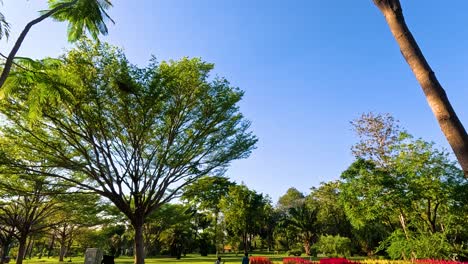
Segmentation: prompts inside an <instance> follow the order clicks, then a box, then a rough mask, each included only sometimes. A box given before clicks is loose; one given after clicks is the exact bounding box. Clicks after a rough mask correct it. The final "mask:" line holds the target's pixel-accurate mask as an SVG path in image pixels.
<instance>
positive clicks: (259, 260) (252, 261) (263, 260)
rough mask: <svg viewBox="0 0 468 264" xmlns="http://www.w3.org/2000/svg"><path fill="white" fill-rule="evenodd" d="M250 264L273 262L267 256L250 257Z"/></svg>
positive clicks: (271, 263)
mask: <svg viewBox="0 0 468 264" xmlns="http://www.w3.org/2000/svg"><path fill="white" fill-rule="evenodd" d="M249 264H273V262H272V261H271V260H270V259H269V258H267V257H250V258H249Z"/></svg>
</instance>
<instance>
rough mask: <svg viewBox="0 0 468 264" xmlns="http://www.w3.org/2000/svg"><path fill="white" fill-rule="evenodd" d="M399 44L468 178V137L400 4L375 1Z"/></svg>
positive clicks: (397, 2) (394, 1)
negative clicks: (414, 35) (407, 23)
mask: <svg viewBox="0 0 468 264" xmlns="http://www.w3.org/2000/svg"><path fill="white" fill-rule="evenodd" d="M374 4H375V5H376V6H377V7H378V8H379V10H380V11H381V12H382V14H383V15H384V17H385V20H386V21H387V24H388V26H389V27H390V31H391V32H392V34H393V36H394V37H395V40H396V41H397V43H398V45H399V47H400V51H401V54H402V55H403V57H404V58H405V60H406V62H407V63H408V65H409V66H410V68H411V70H412V71H413V73H414V75H415V76H416V79H417V80H418V82H419V84H420V85H421V88H422V89H423V92H424V94H425V95H426V99H427V102H428V103H429V106H430V107H431V109H432V112H433V113H434V115H435V117H436V119H437V122H439V126H440V128H441V129H442V132H443V133H444V135H445V137H446V138H447V141H448V143H449V144H450V146H451V147H452V150H453V152H454V153H455V156H456V157H457V159H458V162H459V164H460V165H461V167H462V169H463V171H464V174H465V177H468V134H467V133H466V130H465V128H464V127H463V124H462V123H461V121H460V119H458V116H457V114H456V113H455V110H454V109H453V107H452V105H451V104H450V101H449V99H448V97H447V94H446V93H445V90H444V89H443V87H442V85H441V84H440V83H439V81H438V80H437V78H436V76H435V74H434V71H433V70H432V69H431V67H430V66H429V63H428V62H427V60H426V58H425V57H424V55H423V53H422V51H421V49H420V48H419V46H418V43H417V42H416V40H415V39H414V37H413V35H412V34H411V32H410V30H409V28H408V26H407V25H406V22H405V18H404V17H403V10H402V8H401V4H400V0H374Z"/></svg>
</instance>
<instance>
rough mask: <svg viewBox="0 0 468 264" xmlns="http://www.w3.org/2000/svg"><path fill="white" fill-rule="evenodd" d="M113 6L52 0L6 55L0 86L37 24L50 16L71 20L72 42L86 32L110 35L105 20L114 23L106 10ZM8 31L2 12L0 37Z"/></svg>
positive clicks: (98, 0)
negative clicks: (30, 31)
mask: <svg viewBox="0 0 468 264" xmlns="http://www.w3.org/2000/svg"><path fill="white" fill-rule="evenodd" d="M110 7H112V3H111V0H50V1H49V10H45V11H42V12H41V15H40V16H39V17H38V18H36V19H34V20H31V21H30V22H29V23H28V24H26V26H25V27H24V29H23V31H22V32H21V34H20V35H19V37H18V39H17V40H16V42H15V45H14V46H13V48H12V49H11V51H10V53H9V54H8V56H7V57H6V61H5V64H4V65H3V69H2V74H1V75H0V88H1V87H2V86H3V84H4V83H5V81H6V79H7V77H8V75H9V73H10V70H11V67H12V66H13V64H14V59H15V56H16V53H17V52H18V50H19V48H20V47H21V44H22V43H23V41H24V39H25V38H26V35H27V34H28V32H29V30H30V29H31V28H32V27H33V26H34V25H36V24H38V23H40V22H41V21H43V20H45V19H47V18H50V17H51V18H53V19H55V20H57V21H68V40H69V41H71V42H73V41H76V40H78V39H79V38H80V37H81V36H82V35H83V33H84V32H85V31H87V32H88V33H89V34H90V35H91V36H92V37H93V38H97V37H98V35H99V34H103V35H105V34H107V32H108V31H107V26H106V23H105V22H106V20H109V21H111V22H114V21H113V20H112V19H111V18H110V16H109V15H108V14H107V12H106V10H108V9H109V8H110ZM8 33H9V25H8V23H7V22H6V21H5V17H4V16H3V14H1V13H0V38H1V37H2V36H3V35H5V36H7V37H8Z"/></svg>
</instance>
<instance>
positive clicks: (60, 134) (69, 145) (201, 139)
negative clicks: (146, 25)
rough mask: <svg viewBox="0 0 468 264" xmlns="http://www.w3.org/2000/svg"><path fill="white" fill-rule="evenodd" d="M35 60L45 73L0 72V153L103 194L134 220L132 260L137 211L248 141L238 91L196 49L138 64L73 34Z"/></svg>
mask: <svg viewBox="0 0 468 264" xmlns="http://www.w3.org/2000/svg"><path fill="white" fill-rule="evenodd" d="M34 63H36V62H34ZM34 63H31V64H34ZM42 65H43V66H45V68H46V69H47V71H48V72H47V74H33V75H30V73H29V71H27V72H20V73H17V74H15V75H14V78H13V77H12V78H10V79H9V82H8V86H7V87H6V89H5V92H9V93H8V94H9V95H8V96H7V97H6V98H5V99H4V100H2V102H1V106H0V108H1V111H2V114H3V115H4V117H5V118H6V120H7V121H6V122H5V126H4V127H3V129H2V133H3V134H4V137H5V140H4V141H3V142H2V144H1V146H0V147H1V149H2V151H3V152H4V155H2V156H3V157H4V159H3V160H2V163H3V165H4V166H7V167H8V168H10V169H11V168H17V169H18V170H26V171H29V172H34V173H44V170H43V168H44V167H45V168H49V169H50V168H52V169H51V170H48V171H47V173H46V174H47V175H48V176H51V177H55V178H58V179H62V180H64V181H67V182H71V183H73V184H76V186H77V188H79V189H83V190H88V191H93V192H95V193H97V194H100V195H102V196H103V197H106V198H107V199H109V200H110V201H112V203H114V204H115V206H116V207H117V208H118V209H119V210H120V211H121V212H122V213H123V214H124V215H125V216H126V217H127V218H128V219H129V221H130V223H131V225H132V226H133V228H134V231H135V249H136V254H135V263H137V264H141V263H144V257H143V256H144V245H143V224H144V222H145V219H146V217H147V216H148V215H149V214H151V213H152V212H153V211H154V210H157V209H158V208H159V207H160V206H161V205H162V204H165V203H167V202H168V201H170V200H171V199H173V198H175V197H177V196H178V195H179V193H180V191H181V189H182V188H183V187H184V186H185V185H187V184H189V183H191V182H193V181H195V180H196V179H198V178H200V177H202V176H203V175H207V174H210V173H222V172H223V171H224V170H225V168H226V167H227V166H228V165H229V163H230V162H231V161H232V160H235V159H240V158H245V157H247V156H248V155H249V154H250V152H251V150H252V149H253V148H254V144H255V142H256V141H257V140H256V137H255V136H254V135H252V133H251V132H249V130H248V129H249V126H250V123H249V122H248V121H246V120H245V119H244V117H243V116H242V114H241V113H240V112H239V107H238V106H237V103H238V102H239V101H240V100H241V98H242V95H243V92H242V91H240V90H239V89H238V88H234V87H232V86H230V85H229V83H228V81H227V80H225V79H223V78H214V79H210V78H209V73H210V71H211V70H212V69H213V65H212V64H209V63H206V62H203V61H201V60H200V59H196V58H195V59H187V58H184V59H182V60H180V61H171V62H163V63H156V62H153V63H151V64H150V66H148V67H147V68H143V69H141V68H137V67H135V66H132V65H130V64H129V63H128V62H127V60H126V58H125V56H124V55H123V54H122V53H121V52H119V51H118V50H116V49H114V48H112V47H109V46H108V45H105V44H95V45H93V44H90V43H89V42H82V43H80V45H79V46H78V48H76V49H74V50H72V51H70V52H69V53H68V54H67V55H66V56H64V57H63V58H61V59H60V60H53V61H52V62H50V60H49V61H43V62H42ZM23 73H24V74H23ZM45 91H46V92H50V91H52V92H53V96H46V95H44V93H46V92H45ZM33 95H34V96H33ZM31 112H36V113H40V115H41V117H40V118H34V119H32V120H31V119H30V118H28V117H30V113H31ZM13 142H15V143H13ZM10 153H17V154H18V155H15V154H10ZM38 157H41V159H40V160H39V159H38Z"/></svg>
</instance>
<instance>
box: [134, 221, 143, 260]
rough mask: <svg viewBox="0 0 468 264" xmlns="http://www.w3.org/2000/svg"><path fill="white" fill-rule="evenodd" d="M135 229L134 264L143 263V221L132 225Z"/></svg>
mask: <svg viewBox="0 0 468 264" xmlns="http://www.w3.org/2000/svg"><path fill="white" fill-rule="evenodd" d="M133 228H134V229H135V260H134V264H144V263H145V245H144V241H143V220H141V221H139V220H138V221H135V222H134V223H133Z"/></svg>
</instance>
